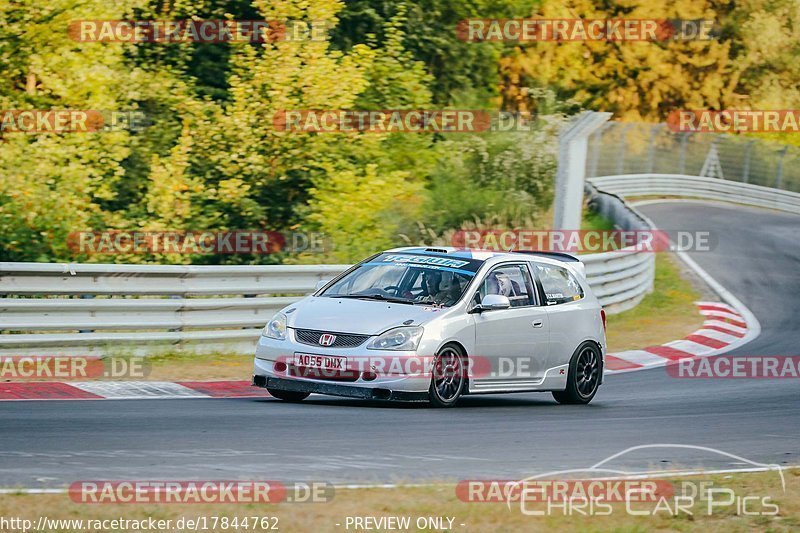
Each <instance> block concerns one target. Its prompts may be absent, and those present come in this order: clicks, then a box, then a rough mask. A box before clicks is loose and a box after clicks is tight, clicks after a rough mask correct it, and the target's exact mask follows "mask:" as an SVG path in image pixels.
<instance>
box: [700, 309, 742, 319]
mask: <svg viewBox="0 0 800 533" xmlns="http://www.w3.org/2000/svg"><path fill="white" fill-rule="evenodd" d="M700 314H701V315H703V316H709V317H714V318H730V319H731V320H736V321H737V322H743V321H744V317H743V316H742V315H740V314H738V313H726V312H724V311H717V310H716V309H700Z"/></svg>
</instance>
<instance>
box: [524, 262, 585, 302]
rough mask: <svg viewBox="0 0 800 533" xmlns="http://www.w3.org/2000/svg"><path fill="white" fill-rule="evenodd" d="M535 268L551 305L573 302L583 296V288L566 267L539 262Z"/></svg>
mask: <svg viewBox="0 0 800 533" xmlns="http://www.w3.org/2000/svg"><path fill="white" fill-rule="evenodd" d="M535 268H536V275H537V276H538V277H539V280H540V281H541V282H542V288H543V289H544V295H545V298H547V303H548V304H549V305H553V303H555V304H563V303H567V302H573V301H575V300H580V299H581V298H583V288H581V286H580V284H579V283H578V280H577V279H575V276H573V275H572V273H570V271H569V270H567V269H566V268H563V267H560V266H555V265H542V264H538V263H537V264H536V265H535Z"/></svg>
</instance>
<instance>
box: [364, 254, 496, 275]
mask: <svg viewBox="0 0 800 533" xmlns="http://www.w3.org/2000/svg"><path fill="white" fill-rule="evenodd" d="M400 256H402V257H400ZM482 264H483V261H475V260H460V259H449V258H446V257H436V256H428V255H408V254H391V255H385V256H380V257H376V258H374V259H373V260H371V261H368V262H366V263H361V266H379V265H406V266H413V267H417V268H426V269H431V270H443V271H446V272H455V273H458V274H464V275H467V276H470V277H472V276H475V274H476V272H477V271H478V269H479V268H480V267H481V265H482ZM461 267H466V268H461ZM468 269H472V270H468Z"/></svg>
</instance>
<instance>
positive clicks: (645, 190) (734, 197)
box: [588, 174, 800, 213]
mask: <svg viewBox="0 0 800 533" xmlns="http://www.w3.org/2000/svg"><path fill="white" fill-rule="evenodd" d="M588 181H589V182H590V183H591V184H593V185H594V186H595V187H597V188H598V189H600V190H603V191H605V192H608V193H613V194H617V195H620V196H624V197H632V196H679V197H684V198H687V197H688V198H703V199H706V200H715V201H725V202H733V203H737V204H745V205H752V206H756V207H765V208H768V209H777V210H780V211H787V212H790V213H800V193H796V192H791V191H785V190H780V189H773V188H770V187H763V186H761V185H753V184H750V183H741V182H738V181H729V180H723V179H719V178H705V177H700V176H685V175H681V174H626V175H621V176H601V177H597V178H589V179H588Z"/></svg>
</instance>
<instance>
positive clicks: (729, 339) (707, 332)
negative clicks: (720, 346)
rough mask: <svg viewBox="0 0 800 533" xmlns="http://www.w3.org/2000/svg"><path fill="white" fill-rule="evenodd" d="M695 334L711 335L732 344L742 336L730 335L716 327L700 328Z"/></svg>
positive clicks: (710, 336)
mask: <svg viewBox="0 0 800 533" xmlns="http://www.w3.org/2000/svg"><path fill="white" fill-rule="evenodd" d="M693 335H703V336H706V337H709V338H711V339H715V340H718V341H720V342H724V343H726V344H731V343H732V342H736V341H738V340H739V339H740V338H741V337H737V336H736V335H729V334H728V333H723V332H721V331H719V330H716V329H704V328H703V329H698V330H697V331H695V332H694V333H693Z"/></svg>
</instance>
